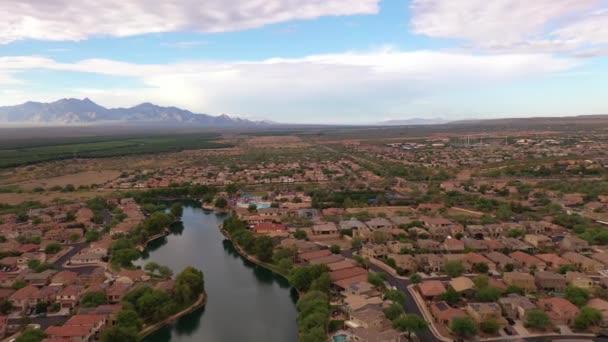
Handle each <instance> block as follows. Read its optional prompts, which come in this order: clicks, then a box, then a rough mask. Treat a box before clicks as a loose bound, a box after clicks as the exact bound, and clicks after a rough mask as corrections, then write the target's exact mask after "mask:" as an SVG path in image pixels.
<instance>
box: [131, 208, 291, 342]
mask: <svg viewBox="0 0 608 342" xmlns="http://www.w3.org/2000/svg"><path fill="white" fill-rule="evenodd" d="M224 217H225V214H220V213H216V212H211V211H206V210H203V209H201V208H200V207H199V206H198V205H196V204H193V203H188V204H187V205H185V206H184V213H183V216H182V224H177V225H175V226H174V227H172V234H170V235H168V236H166V237H164V238H160V239H157V240H155V241H153V242H151V243H150V245H149V246H148V249H147V251H146V253H145V254H144V256H143V258H142V259H140V260H139V261H138V262H137V264H138V265H141V266H143V265H145V264H146V263H148V262H150V261H154V262H157V263H159V264H161V265H166V266H169V267H170V268H171V269H172V270H173V272H174V274H176V275H177V274H178V273H179V272H180V271H181V270H183V269H184V268H185V267H186V266H194V267H196V268H198V269H200V270H202V271H203V273H204V274H205V289H206V291H207V295H208V300H207V304H206V305H205V306H204V307H203V308H201V309H199V310H197V311H195V312H193V313H192V314H190V315H187V316H184V317H182V318H181V319H180V320H178V321H177V322H175V323H174V324H173V325H171V326H167V327H165V328H162V329H160V330H158V331H156V332H155V333H153V334H152V335H150V336H148V337H147V338H146V339H145V340H144V341H146V342H167V341H171V342H186V341H188V342H190V341H202V342H238V341H248V342H290V341H297V324H296V308H295V301H296V300H297V294H296V293H295V290H293V289H292V288H290V286H289V284H288V282H287V280H285V279H284V278H282V277H280V276H278V275H276V274H274V273H273V272H270V271H268V270H266V269H264V268H262V267H259V266H257V265H255V264H253V263H251V262H249V261H247V260H246V259H244V258H242V257H241V256H240V255H239V254H238V253H237V251H236V250H235V248H234V246H233V245H232V243H231V242H230V241H228V240H226V239H225V237H224V235H222V233H221V232H220V231H219V229H218V226H219V225H220V224H221V223H222V221H223V219H224Z"/></svg>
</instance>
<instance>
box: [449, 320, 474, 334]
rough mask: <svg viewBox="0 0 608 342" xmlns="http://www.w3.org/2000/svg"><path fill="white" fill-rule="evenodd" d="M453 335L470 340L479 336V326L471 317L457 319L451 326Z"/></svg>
mask: <svg viewBox="0 0 608 342" xmlns="http://www.w3.org/2000/svg"><path fill="white" fill-rule="evenodd" d="M450 330H451V331H452V334H454V335H456V336H458V337H461V338H469V337H473V336H475V335H477V326H475V322H473V320H472V319H471V318H469V317H455V318H454V319H452V323H451V324H450Z"/></svg>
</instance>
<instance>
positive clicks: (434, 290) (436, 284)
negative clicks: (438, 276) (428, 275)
mask: <svg viewBox="0 0 608 342" xmlns="http://www.w3.org/2000/svg"><path fill="white" fill-rule="evenodd" d="M418 289H419V290H420V293H421V294H422V295H423V296H425V297H436V296H440V295H442V294H444V293H445V291H446V290H445V286H444V285H443V283H442V282H440V281H439V280H427V281H423V282H422V283H420V284H418Z"/></svg>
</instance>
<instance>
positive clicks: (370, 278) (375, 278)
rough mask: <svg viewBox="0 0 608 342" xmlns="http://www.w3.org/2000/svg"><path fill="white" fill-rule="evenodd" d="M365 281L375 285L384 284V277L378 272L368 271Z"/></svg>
mask: <svg viewBox="0 0 608 342" xmlns="http://www.w3.org/2000/svg"><path fill="white" fill-rule="evenodd" d="M367 282H368V283H370V284H372V285H374V286H375V287H382V286H384V278H383V277H382V275H381V274H380V273H376V272H369V273H368V274H367Z"/></svg>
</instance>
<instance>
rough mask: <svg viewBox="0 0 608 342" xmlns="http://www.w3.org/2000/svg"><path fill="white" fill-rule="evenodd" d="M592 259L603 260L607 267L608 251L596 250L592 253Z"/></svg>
mask: <svg viewBox="0 0 608 342" xmlns="http://www.w3.org/2000/svg"><path fill="white" fill-rule="evenodd" d="M591 259H593V260H595V261H598V262H601V263H602V264H603V265H604V266H605V267H606V268H608V253H603V252H596V253H593V254H592V255H591Z"/></svg>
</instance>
